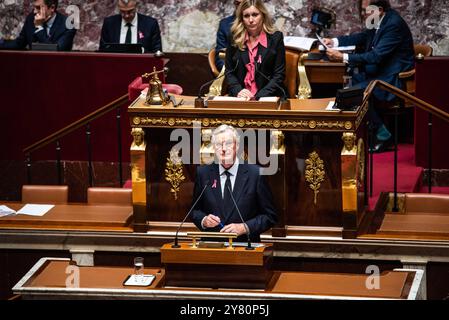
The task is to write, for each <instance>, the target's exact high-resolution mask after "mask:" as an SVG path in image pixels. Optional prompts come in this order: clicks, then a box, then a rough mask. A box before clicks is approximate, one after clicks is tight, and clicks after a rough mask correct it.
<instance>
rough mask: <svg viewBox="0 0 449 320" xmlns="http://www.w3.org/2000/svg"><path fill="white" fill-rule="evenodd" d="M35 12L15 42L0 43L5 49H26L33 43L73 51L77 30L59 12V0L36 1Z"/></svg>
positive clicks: (29, 16)
mask: <svg viewBox="0 0 449 320" xmlns="http://www.w3.org/2000/svg"><path fill="white" fill-rule="evenodd" d="M33 7H34V10H33V12H32V13H30V14H29V15H28V16H27V18H26V20H25V24H24V25H23V28H22V31H21V32H20V35H19V36H18V37H17V38H16V39H15V40H10V41H5V42H3V43H0V46H1V47H2V48H3V49H25V48H26V47H27V46H28V47H29V48H31V47H32V43H34V42H38V43H49V44H50V43H53V44H57V45H58V50H59V51H69V50H72V46H73V38H74V37H75V34H76V29H75V28H74V26H71V25H70V24H69V23H67V17H66V16H64V15H62V14H61V13H59V12H57V11H56V10H57V8H58V0H35V1H33Z"/></svg>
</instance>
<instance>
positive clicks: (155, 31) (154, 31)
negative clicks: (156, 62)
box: [100, 0, 162, 53]
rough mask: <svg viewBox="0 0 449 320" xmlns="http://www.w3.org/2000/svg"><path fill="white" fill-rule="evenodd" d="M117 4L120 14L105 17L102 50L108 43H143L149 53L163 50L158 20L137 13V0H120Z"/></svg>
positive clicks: (101, 40)
mask: <svg viewBox="0 0 449 320" xmlns="http://www.w3.org/2000/svg"><path fill="white" fill-rule="evenodd" d="M117 6H118V9H119V11H120V14H117V15H114V16H110V17H107V18H106V19H104V22H103V27H102V29H101V39H100V51H101V50H103V49H104V48H105V44H106V43H141V44H142V45H143V47H144V49H145V52H147V53H155V52H156V51H162V41H161V31H160V29H159V24H158V22H157V20H156V19H154V18H152V17H150V16H145V15H143V14H140V13H137V9H136V7H137V0H118V3H117Z"/></svg>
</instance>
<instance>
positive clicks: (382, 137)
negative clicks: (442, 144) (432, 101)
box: [324, 0, 414, 151]
mask: <svg viewBox="0 0 449 320" xmlns="http://www.w3.org/2000/svg"><path fill="white" fill-rule="evenodd" d="M368 5H370V6H375V7H374V8H376V9H377V11H378V13H379V14H378V17H377V18H378V19H373V18H375V17H374V16H368V15H367V12H366V9H367V7H368ZM361 8H362V17H363V18H365V19H367V22H368V23H367V25H368V24H369V23H371V27H370V28H368V26H367V28H366V29H365V30H363V31H362V32H360V33H355V34H351V35H349V36H342V37H338V38H334V39H325V40H324V41H325V43H326V44H327V45H328V46H329V47H338V46H349V45H356V46H364V50H363V51H362V52H361V53H353V54H351V53H349V54H348V53H341V52H339V51H337V50H333V49H328V50H327V56H328V57H329V59H330V60H333V61H343V62H345V63H347V64H349V65H350V66H351V67H352V68H353V69H356V70H357V69H358V73H354V74H353V79H352V80H353V85H357V86H358V87H361V88H366V87H367V85H368V84H369V83H370V82H371V81H372V80H377V79H378V80H382V81H385V82H387V83H389V84H391V85H393V86H396V87H398V88H402V83H401V80H400V79H399V73H401V72H403V71H408V70H410V69H413V68H414V49H413V37H412V33H411V32H410V29H409V27H408V25H407V23H406V22H405V21H404V19H402V17H401V16H400V15H399V14H398V12H397V11H395V10H394V9H392V8H391V6H390V2H389V1H388V0H362V2H361ZM368 13H369V12H368ZM373 95H374V105H376V101H377V103H378V102H379V101H381V102H382V101H392V100H393V99H394V98H395V97H394V95H392V94H391V93H388V92H386V91H384V90H380V89H376V90H374V93H373ZM369 119H370V122H371V125H372V126H373V129H374V132H375V134H376V140H377V141H376V143H375V147H374V151H381V150H382V149H383V147H384V144H385V142H386V141H391V139H390V138H391V133H390V132H389V130H388V129H387V128H386V127H385V125H384V124H383V121H382V120H381V118H380V117H379V115H378V114H377V112H376V111H375V110H374V109H372V108H370V110H369Z"/></svg>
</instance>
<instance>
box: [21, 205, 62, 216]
mask: <svg viewBox="0 0 449 320" xmlns="http://www.w3.org/2000/svg"><path fill="white" fill-rule="evenodd" d="M54 206H55V205H54V204H26V205H24V206H23V207H22V209H20V210H19V211H17V214H25V215H28V216H35V217H42V216H43V215H44V214H46V213H47V212H48V211H50V209H52V208H53V207H54Z"/></svg>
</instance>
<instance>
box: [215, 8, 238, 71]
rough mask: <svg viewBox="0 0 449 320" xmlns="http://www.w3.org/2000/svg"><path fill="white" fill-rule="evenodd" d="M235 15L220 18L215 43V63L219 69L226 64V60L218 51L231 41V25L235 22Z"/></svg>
mask: <svg viewBox="0 0 449 320" xmlns="http://www.w3.org/2000/svg"><path fill="white" fill-rule="evenodd" d="M234 20H235V15H232V16H229V17H226V18H224V19H221V20H220V24H219V25H218V31H217V40H216V44H215V52H216V54H215V65H216V66H217V69H218V70H221V69H222V68H223V65H224V61H223V60H222V59H220V58H219V57H218V52H219V51H220V50H222V49H226V48H227V47H228V46H229V44H230V42H229V39H230V34H231V26H232V24H233V23H234Z"/></svg>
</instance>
